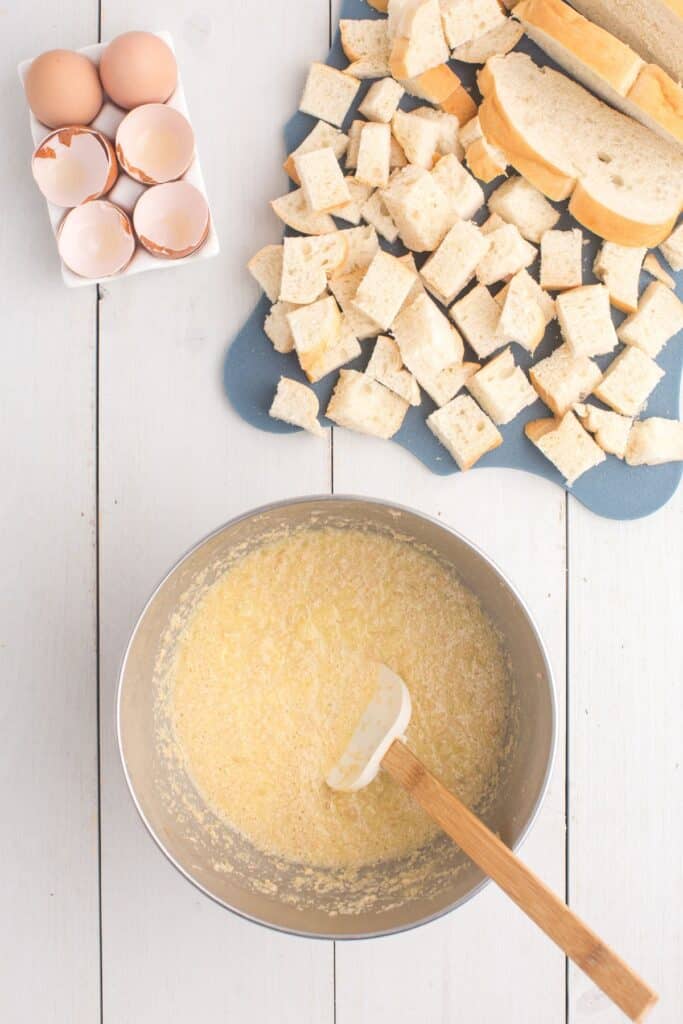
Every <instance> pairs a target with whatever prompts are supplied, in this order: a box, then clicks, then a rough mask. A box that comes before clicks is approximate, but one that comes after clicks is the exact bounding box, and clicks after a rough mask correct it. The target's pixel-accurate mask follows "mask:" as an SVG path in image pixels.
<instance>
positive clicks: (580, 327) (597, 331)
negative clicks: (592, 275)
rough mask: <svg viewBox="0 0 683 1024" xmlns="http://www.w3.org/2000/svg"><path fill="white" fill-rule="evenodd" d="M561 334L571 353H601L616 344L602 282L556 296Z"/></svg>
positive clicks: (614, 346)
mask: <svg viewBox="0 0 683 1024" xmlns="http://www.w3.org/2000/svg"><path fill="white" fill-rule="evenodd" d="M555 309H556V311H557V319H558V321H559V324H560V330H561V331H562V337H563V338H564V340H565V342H566V343H567V345H568V346H569V348H570V349H571V351H572V352H573V353H574V355H575V356H604V355H606V354H607V353H608V352H612V351H614V349H615V348H616V347H617V344H618V339H617V332H616V331H615V330H614V324H613V323H612V315H611V313H610V305H609V292H608V291H607V288H606V287H605V285H604V284H588V285H584V286H583V287H582V288H572V289H571V290H570V291H568V292H563V293H562V294H561V295H558V297H557V300H556V302H555Z"/></svg>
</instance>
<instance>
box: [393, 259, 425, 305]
mask: <svg viewBox="0 0 683 1024" xmlns="http://www.w3.org/2000/svg"><path fill="white" fill-rule="evenodd" d="M398 262H399V263H403V265H404V266H406V267H408V269H409V270H410V271H411V272H412V273H413V274H415V281H414V282H413V287H412V288H411V289H410V291H409V292H408V295H407V296H406V298H405V300H404V302H403V306H401V309H403V308H404V306H409V305H410V304H411V303H412V302H414V301H415V299H416V298H417V297H418V295H424V294H425V286H424V285H423V283H422V278H421V277H420V274H419V271H418V269H417V264H416V263H415V257H414V256H413V254H412V252H407V253H406V254H405V255H404V256H399V258H398Z"/></svg>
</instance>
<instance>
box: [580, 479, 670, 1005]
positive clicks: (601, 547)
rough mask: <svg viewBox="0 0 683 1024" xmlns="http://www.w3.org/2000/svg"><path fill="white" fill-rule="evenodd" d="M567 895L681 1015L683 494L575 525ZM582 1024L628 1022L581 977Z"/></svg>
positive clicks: (587, 516) (583, 513) (590, 517)
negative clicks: (627, 516)
mask: <svg viewBox="0 0 683 1024" xmlns="http://www.w3.org/2000/svg"><path fill="white" fill-rule="evenodd" d="M569 551H570V563H569V564H570V588H569V596H570V604H569V643H570V646H569V669H570V697H571V718H570V723H569V737H570V747H569V765H570V785H569V812H570V829H569V844H570V872H569V894H570V900H571V903H572V905H573V907H574V908H575V909H576V910H577V911H578V912H579V913H581V914H584V915H586V916H587V917H588V916H590V920H591V921H592V923H593V926H594V927H595V928H596V929H598V930H600V932H601V934H602V935H603V936H604V938H605V939H606V940H607V941H609V942H612V943H613V944H614V946H615V947H616V948H617V949H618V950H619V951H620V953H621V954H622V955H623V956H624V958H626V959H627V960H629V962H631V963H632V964H633V966H634V967H635V968H636V969H637V970H639V971H640V972H641V973H642V974H643V976H644V977H645V978H646V979H647V981H648V982H649V983H650V984H651V985H652V986H653V987H654V988H655V989H656V990H657V991H658V992H659V993H660V1003H659V1005H658V1006H657V1008H656V1009H655V1010H654V1012H653V1013H652V1016H651V1020H652V1021H653V1024H655V1022H656V1024H679V1022H680V1020H681V1007H683V971H681V964H683V931H682V930H681V908H682V907H683V853H682V852H681V839H682V838H683V832H682V829H681V809H682V808H683V768H682V767H681V760H682V758H681V745H682V744H681V737H682V736H683V699H682V697H681V680H682V679H683V648H682V647H681V636H680V631H681V608H683V572H682V567H683V493H682V492H681V491H679V492H678V494H677V495H676V496H675V497H674V498H673V499H672V501H671V502H670V503H669V504H668V505H667V506H666V507H665V508H664V509H662V510H660V511H659V512H658V513H656V514H655V515H654V516H652V517H650V518H648V519H643V520H639V521H637V522H634V523H614V522H609V521H607V520H604V519H598V518H597V517H596V516H593V515H591V514H590V513H588V512H586V511H585V509H583V508H582V507H581V506H580V505H579V504H578V502H572V505H571V509H570V514H569ZM569 991H570V1017H569V1019H570V1021H571V1022H572V1024H589V1022H590V1024H611V1022H613V1021H614V1022H616V1021H619V1020H621V1019H622V1018H621V1017H620V1016H619V1014H618V1013H617V1012H616V1011H615V1010H614V1009H613V1008H612V1007H611V1006H609V1005H608V1003H607V1002H606V1000H605V999H604V998H603V997H602V995H601V994H600V993H596V992H595V990H594V989H593V988H591V987H590V986H589V985H588V984H587V982H586V980H585V979H584V978H583V977H582V976H581V975H580V974H579V972H578V971H575V970H572V972H571V974H570V990H569Z"/></svg>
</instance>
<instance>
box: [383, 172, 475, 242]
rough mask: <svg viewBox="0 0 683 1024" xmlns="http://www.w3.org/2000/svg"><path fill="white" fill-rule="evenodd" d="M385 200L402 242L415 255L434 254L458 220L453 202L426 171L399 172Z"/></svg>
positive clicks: (385, 195) (386, 189) (394, 177)
mask: <svg viewBox="0 0 683 1024" xmlns="http://www.w3.org/2000/svg"><path fill="white" fill-rule="evenodd" d="M447 159H448V157H444V158H443V160H447ZM443 160H440V161H439V163H442V162H443ZM437 167H438V164H437ZM382 200H383V202H384V205H385V206H386V208H387V211H388V213H389V216H390V217H391V219H392V220H393V221H394V223H395V224H396V227H397V228H398V230H399V233H400V236H401V241H402V242H403V244H404V245H405V247H406V248H407V249H412V250H413V252H433V250H434V249H436V247H437V246H438V245H439V243H440V242H441V240H442V239H443V237H444V236H445V234H446V232H447V231H448V230H449V228H450V227H452V225H453V223H454V221H455V220H456V219H457V215H455V214H454V211H453V203H452V200H451V198H450V197H449V196H448V195H447V194H446V192H445V191H444V190H443V189H442V188H441V187H440V185H439V183H438V182H437V180H436V179H435V178H434V176H433V174H430V172H429V171H426V170H425V169H424V167H413V166H408V167H403V168H402V169H401V170H399V171H397V172H396V174H395V175H393V176H392V178H391V180H390V181H389V185H388V186H387V188H385V189H383V190H382Z"/></svg>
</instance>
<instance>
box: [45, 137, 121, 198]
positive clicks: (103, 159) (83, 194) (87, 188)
mask: <svg viewBox="0 0 683 1024" xmlns="http://www.w3.org/2000/svg"><path fill="white" fill-rule="evenodd" d="M31 170H32V171H33V177H34V178H35V180H36V184H37V185H38V188H39V189H40V191H41V192H42V193H43V195H44V196H45V198H46V199H47V200H48V202H50V203H54V204H55V206H78V205H79V203H86V202H87V201H88V200H89V199H99V197H100V196H103V195H104V194H105V193H106V192H108V191H109V190H110V189H111V188H112V186H113V185H114V182H115V181H116V178H117V176H118V165H117V163H116V154H115V153H114V147H113V146H112V144H111V142H110V141H109V139H108V138H107V137H106V136H105V135H103V134H102V133H101V132H98V131H95V129H94V128H81V127H78V126H73V127H70V128H59V129H58V130H57V131H56V132H52V134H51V135H48V136H47V138H45V139H43V141H42V142H41V143H40V145H39V146H38V148H37V149H36V151H35V153H34V154H33V159H32V161H31Z"/></svg>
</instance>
